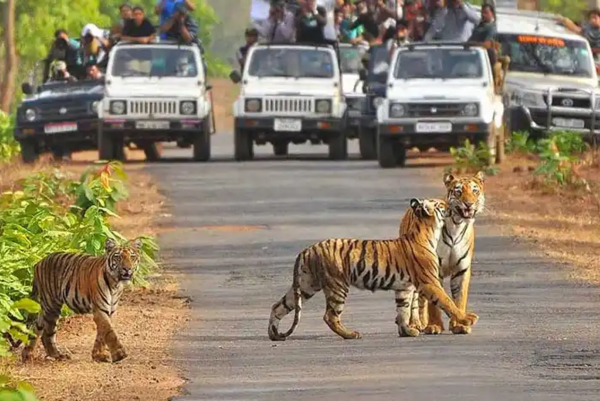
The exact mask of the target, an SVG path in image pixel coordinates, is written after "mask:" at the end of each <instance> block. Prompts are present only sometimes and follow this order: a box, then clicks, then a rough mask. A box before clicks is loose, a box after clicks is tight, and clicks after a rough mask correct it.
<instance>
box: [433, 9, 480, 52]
mask: <svg viewBox="0 0 600 401" xmlns="http://www.w3.org/2000/svg"><path fill="white" fill-rule="evenodd" d="M480 20H481V18H480V16H479V14H477V11H475V10H474V9H473V8H471V6H469V5H468V4H465V3H464V1H463V0H447V6H446V7H441V8H439V9H438V10H437V11H436V13H435V14H434V17H433V21H432V23H431V26H430V27H429V29H428V30H427V33H426V34H425V37H424V38H423V40H424V41H426V42H427V41H432V40H443V41H450V42H466V41H468V40H469V38H470V37H471V34H472V33H473V29H474V28H475V26H476V25H478V24H479V22H480Z"/></svg>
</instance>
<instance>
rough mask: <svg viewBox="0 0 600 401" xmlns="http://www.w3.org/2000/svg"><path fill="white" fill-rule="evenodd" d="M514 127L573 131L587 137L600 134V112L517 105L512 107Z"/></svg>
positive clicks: (527, 129) (517, 128) (511, 113)
mask: <svg viewBox="0 0 600 401" xmlns="http://www.w3.org/2000/svg"><path fill="white" fill-rule="evenodd" d="M510 118H511V120H512V121H513V124H512V127H514V128H515V129H516V130H517V131H519V130H526V131H534V132H540V133H544V132H555V131H572V132H578V133H581V134H582V136H583V137H584V138H586V139H591V138H593V137H596V138H598V136H599V135H600V113H598V114H596V113H595V112H594V111H592V110H585V109H582V110H573V109H571V110H569V109H564V108H553V109H552V110H551V111H548V109H547V108H529V107H525V106H517V107H514V108H512V109H510Z"/></svg>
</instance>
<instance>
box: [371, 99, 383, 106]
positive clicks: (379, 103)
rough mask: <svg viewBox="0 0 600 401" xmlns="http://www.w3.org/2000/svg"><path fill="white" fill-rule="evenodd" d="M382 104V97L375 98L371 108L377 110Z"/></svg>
mask: <svg viewBox="0 0 600 401" xmlns="http://www.w3.org/2000/svg"><path fill="white" fill-rule="evenodd" d="M382 103H383V98H382V97H376V98H375V99H373V108H375V109H376V108H378V107H379V106H381V104H382Z"/></svg>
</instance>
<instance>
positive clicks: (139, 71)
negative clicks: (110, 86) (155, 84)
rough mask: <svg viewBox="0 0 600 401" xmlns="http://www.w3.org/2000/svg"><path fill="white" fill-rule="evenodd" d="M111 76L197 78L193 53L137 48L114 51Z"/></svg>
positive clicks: (175, 49) (145, 47)
mask: <svg viewBox="0 0 600 401" xmlns="http://www.w3.org/2000/svg"><path fill="white" fill-rule="evenodd" d="M111 74H112V76H114V77H122V78H126V77H161V78H162V77H169V78H171V77H173V78H189V77H196V76H198V67H197V65H196V58H195V56H194V52H192V51H191V50H188V49H182V48H177V47H172V48H166V47H149V46H139V47H131V48H121V49H118V48H117V50H116V52H115V55H114V62H113V64H112V69H111Z"/></svg>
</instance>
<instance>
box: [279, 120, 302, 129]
mask: <svg viewBox="0 0 600 401" xmlns="http://www.w3.org/2000/svg"><path fill="white" fill-rule="evenodd" d="M273 128H274V129H275V131H287V132H300V131H302V120H296V119H284V118H276V119H275V123H274V125H273Z"/></svg>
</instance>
